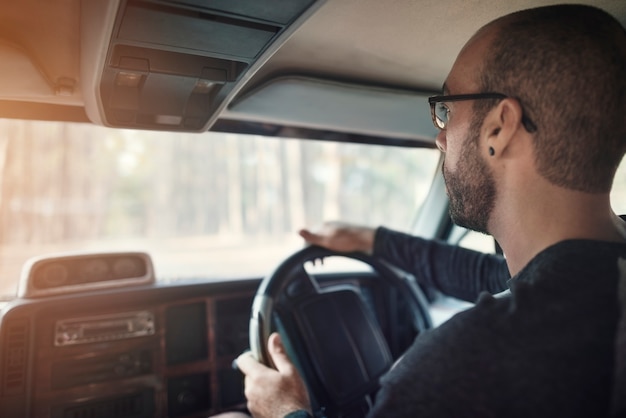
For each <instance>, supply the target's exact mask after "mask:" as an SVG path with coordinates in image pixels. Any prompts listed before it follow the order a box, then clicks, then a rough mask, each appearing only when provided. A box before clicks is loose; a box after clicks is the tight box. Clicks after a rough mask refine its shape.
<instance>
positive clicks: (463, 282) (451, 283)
mask: <svg viewBox="0 0 626 418" xmlns="http://www.w3.org/2000/svg"><path fill="white" fill-rule="evenodd" d="M373 254H374V255H375V256H377V257H380V258H382V259H383V260H385V261H387V262H389V263H391V264H393V265H394V266H396V267H398V268H400V269H402V270H405V271H406V272H408V273H410V274H412V275H413V276H415V278H416V280H417V281H418V283H420V284H422V285H425V286H431V287H433V288H435V289H437V290H439V291H440V292H442V293H444V294H446V295H448V296H452V297H455V298H458V299H461V300H465V301H467V302H475V301H476V299H477V298H478V295H479V294H480V293H481V292H484V291H486V292H489V293H492V294H494V293H499V292H502V291H504V290H506V289H508V285H507V282H508V280H509V279H510V277H511V275H510V273H509V270H508V267H507V265H506V262H505V260H504V257H502V256H500V255H496V254H485V253H481V252H478V251H474V250H469V249H467V248H462V247H459V246H456V245H450V244H447V243H445V242H443V241H438V240H429V239H424V238H420V237H416V236H413V235H409V234H405V233H402V232H398V231H392V230H390V229H387V228H385V227H379V228H378V229H377V230H376V236H375V240H374V248H373Z"/></svg>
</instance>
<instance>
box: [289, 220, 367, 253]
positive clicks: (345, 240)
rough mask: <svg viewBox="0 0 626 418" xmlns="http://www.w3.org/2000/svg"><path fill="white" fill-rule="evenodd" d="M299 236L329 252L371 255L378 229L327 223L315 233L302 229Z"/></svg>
mask: <svg viewBox="0 0 626 418" xmlns="http://www.w3.org/2000/svg"><path fill="white" fill-rule="evenodd" d="M299 234H300V236H301V237H302V238H304V240H305V241H306V242H307V243H309V244H312V245H319V246H321V247H325V248H328V249H329V250H333V251H338V252H353V251H361V252H364V253H367V254H371V253H372V250H373V247H374V236H375V234H376V229H375V228H369V227H364V226H357V225H350V224H347V223H343V222H325V223H324V224H323V225H322V226H321V228H319V229H318V230H316V231H315V232H313V231H310V230H308V229H302V230H300V231H299Z"/></svg>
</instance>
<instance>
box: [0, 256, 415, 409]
mask: <svg viewBox="0 0 626 418" xmlns="http://www.w3.org/2000/svg"><path fill="white" fill-rule="evenodd" d="M125 256H126V255H125ZM98 257H100V258H102V260H101V261H102V262H97V263H96V264H93V263H94V259H97V258H98ZM132 257H140V256H137V255H132ZM45 261H46V260H45ZM118 262H119V260H118V259H115V257H114V258H111V257H110V256H99V255H92V256H88V257H87V258H84V257H83V256H81V257H78V258H76V257H71V258H67V259H55V260H47V261H46V262H45V263H44V264H43V265H42V264H35V265H33V268H32V269H31V271H32V279H33V280H32V281H33V283H34V284H31V285H30V286H29V285H26V286H25V287H26V288H27V289H30V292H31V293H30V294H31V295H34V296H28V293H27V295H26V296H22V297H19V298H17V299H16V300H14V301H12V302H9V303H8V304H7V305H6V306H5V307H4V308H3V309H2V311H1V316H0V416H3V417H5V416H6V417H18V416H19V417H43V418H100V417H113V416H114V417H118V418H120V417H121V418H144V417H206V416H210V415H212V414H215V413H219V412H223V411H229V410H245V403H246V402H245V397H244V394H243V378H242V375H241V373H240V372H239V371H237V370H234V369H233V368H232V362H233V360H234V359H235V358H236V357H237V356H238V355H239V354H241V353H242V352H243V351H244V350H246V349H247V348H248V346H249V340H248V326H249V318H250V310H251V306H252V301H253V298H254V295H255V293H256V290H257V287H258V285H259V283H260V281H261V279H260V278H258V279H246V280H237V281H207V282H177V283H170V284H162V283H156V282H151V283H143V284H142V283H141V282H131V283H130V284H129V283H126V282H124V281H126V280H128V278H129V276H138V277H144V276H145V274H146V272H147V271H149V270H150V268H151V267H150V266H149V264H146V267H145V268H137V269H134V270H133V271H135V272H138V273H139V274H134V275H133V274H123V275H117V276H115V275H114V276H110V275H109V276H107V275H105V274H102V271H104V270H106V269H105V268H104V264H107V263H108V265H109V266H111V268H109V270H110V271H116V269H115V268H114V266H116V265H117V263H118ZM85 263H87V264H85ZM83 265H87V266H91V265H100V266H101V267H102V268H98V269H95V271H97V272H98V275H99V277H100V279H101V280H104V282H106V280H105V279H106V278H107V277H108V278H111V277H113V279H114V280H113V282H114V281H115V280H118V279H119V280H121V281H122V282H124V284H123V285H122V286H119V287H116V286H108V287H107V286H106V285H105V284H103V281H100V282H98V281H96V283H97V285H95V284H94V283H93V281H92V280H90V278H92V277H91V276H87V279H86V281H85V285H84V286H83V289H87V290H85V291H82V292H81V291H78V289H79V288H80V286H78V285H77V279H76V277H77V276H76V275H74V274H73V273H72V272H75V271H83V270H84V269H81V268H79V267H80V266H83ZM50 266H52V267H54V268H52V267H50ZM92 270H94V269H91V268H88V269H87V271H92ZM118 270H119V269H118ZM122 270H123V271H130V270H128V269H122ZM45 271H52V272H55V273H54V277H61V276H62V277H66V279H65V280H63V281H61V280H57V279H55V280H42V279H41V278H42V277H45V274H44V273H42V272H45ZM59 271H65V272H66V273H67V274H65V273H64V274H61V275H59V274H58V272H59ZM42 274H44V276H42ZM316 279H317V280H318V282H319V284H320V286H321V287H330V286H338V285H339V286H343V287H345V286H352V287H353V288H354V289H356V290H357V291H358V293H359V294H360V296H361V297H362V298H363V300H364V301H365V304H366V305H367V307H368V309H370V310H371V311H372V313H373V314H374V315H375V317H376V318H377V320H378V322H379V323H380V325H381V329H382V330H383V334H384V336H385V338H386V339H387V343H388V346H389V348H390V351H391V353H392V356H393V357H394V358H397V356H399V355H400V354H401V353H402V352H404V350H405V349H406V348H407V347H408V346H409V345H410V344H411V342H412V341H413V339H414V337H415V333H414V331H413V328H412V325H411V321H410V320H408V319H407V318H409V315H408V311H407V309H408V308H407V307H406V306H405V305H404V304H403V298H402V297H401V295H398V294H394V293H393V292H394V291H393V289H391V288H390V287H389V286H385V285H384V284H383V283H382V280H377V279H378V277H377V276H376V274H375V273H373V272H361V273H350V274H348V273H341V274H324V275H322V276H318V277H316ZM61 282H65V283H66V284H67V286H68V289H69V292H67V293H63V292H62V291H61V290H62V286H60V287H57V286H59V283H61ZM41 283H44V284H45V285H43V286H41ZM37 286H39V287H37ZM77 286H78V287H77Z"/></svg>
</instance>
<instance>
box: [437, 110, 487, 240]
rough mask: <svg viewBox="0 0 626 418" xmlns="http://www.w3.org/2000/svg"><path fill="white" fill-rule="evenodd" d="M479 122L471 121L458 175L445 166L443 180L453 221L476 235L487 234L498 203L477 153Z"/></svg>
mask: <svg viewBox="0 0 626 418" xmlns="http://www.w3.org/2000/svg"><path fill="white" fill-rule="evenodd" d="M481 124H482V118H481V120H480V121H478V120H472V123H471V125H470V129H469V133H468V135H467V137H466V138H465V139H464V140H463V144H464V145H463V148H462V150H461V155H460V159H459V162H458V165H457V168H456V170H455V172H451V171H450V170H448V169H447V168H446V166H445V160H444V165H443V167H442V170H443V178H444V181H445V183H446V189H447V193H448V198H449V200H450V206H449V209H448V210H449V213H450V218H452V221H453V222H454V223H455V224H457V225H459V226H462V227H465V228H468V229H471V230H473V231H477V232H481V233H483V234H488V233H489V232H488V231H487V224H488V222H489V218H490V216H491V213H492V212H493V208H494V204H495V200H496V186H495V181H494V179H493V175H492V173H491V171H490V169H489V167H488V166H487V164H486V163H485V161H484V160H483V159H482V158H481V156H480V153H479V150H478V139H479V135H480V125H481Z"/></svg>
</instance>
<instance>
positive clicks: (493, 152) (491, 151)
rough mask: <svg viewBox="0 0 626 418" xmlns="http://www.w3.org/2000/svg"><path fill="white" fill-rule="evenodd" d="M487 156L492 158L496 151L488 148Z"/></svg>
mask: <svg viewBox="0 0 626 418" xmlns="http://www.w3.org/2000/svg"><path fill="white" fill-rule="evenodd" d="M489 155H491V156H492V157H493V156H494V155H496V150H495V149H493V147H489Z"/></svg>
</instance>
